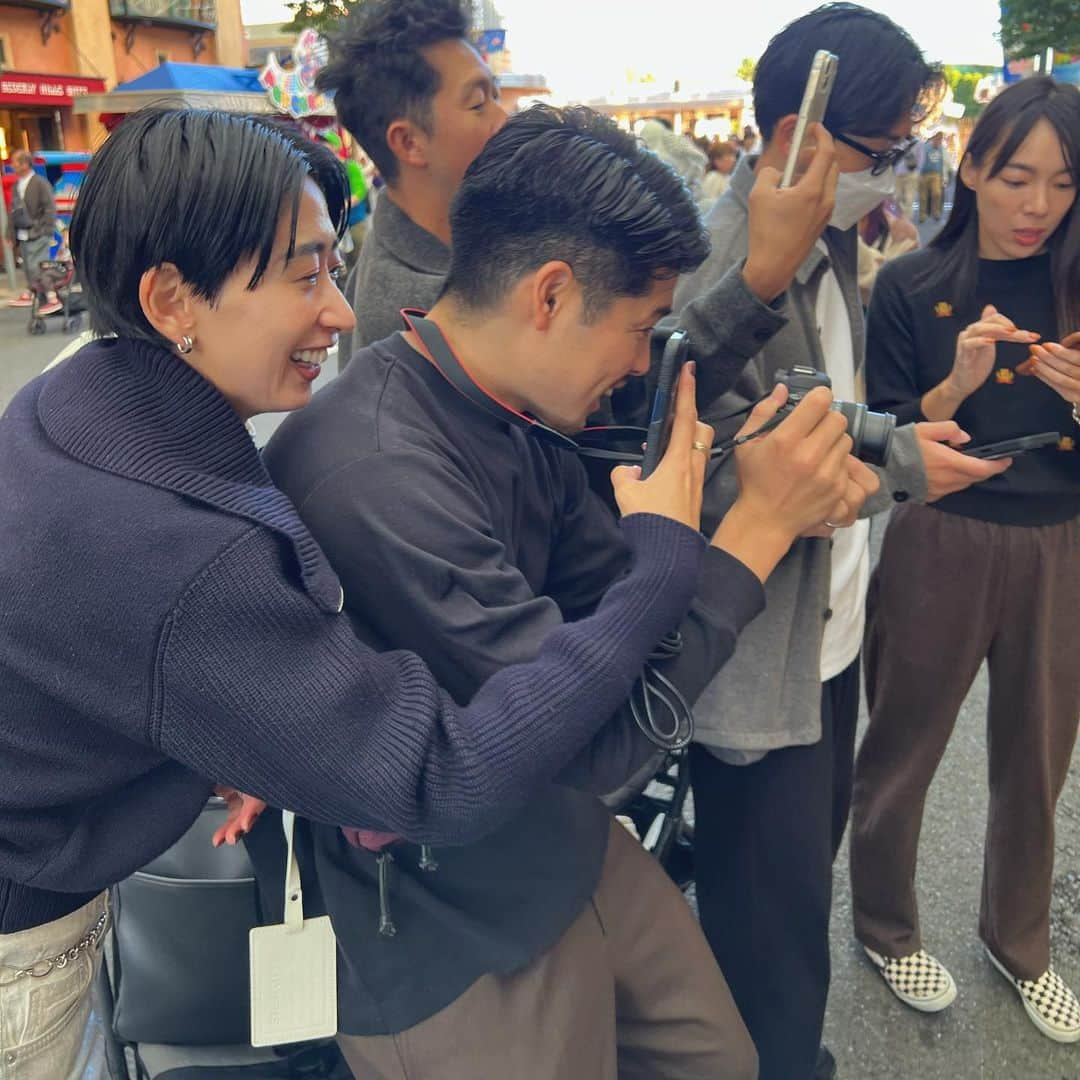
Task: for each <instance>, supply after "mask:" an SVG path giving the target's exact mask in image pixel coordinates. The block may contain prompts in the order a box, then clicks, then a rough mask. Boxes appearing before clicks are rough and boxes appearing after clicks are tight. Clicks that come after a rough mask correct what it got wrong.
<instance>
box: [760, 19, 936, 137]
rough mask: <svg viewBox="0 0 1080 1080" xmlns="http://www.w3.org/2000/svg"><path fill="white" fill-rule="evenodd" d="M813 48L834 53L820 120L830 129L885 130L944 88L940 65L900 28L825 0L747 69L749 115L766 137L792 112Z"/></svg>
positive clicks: (929, 103)
mask: <svg viewBox="0 0 1080 1080" xmlns="http://www.w3.org/2000/svg"><path fill="white" fill-rule="evenodd" d="M818 49H827V50H828V51H829V52H831V53H835V54H836V56H837V58H838V64H837V69H836V82H835V84H834V86H833V91H832V96H831V97H830V98H829V107H828V110H827V111H826V113H825V127H826V128H828V130H829V131H830V132H832V133H833V134H837V133H841V134H849V135H862V136H864V137H866V138H878V137H882V136H887V135H889V133H890V132H891V131H892V129H893V128H895V127H896V125H897V123H898V122H899V121H901V120H904V119H906V118H908V117H909V116H912V114H913V113H914V114H915V115H914V119H921V115H920V114H925V113H927V112H929V110H930V109H931V108H932V107H933V106H934V105H935V104H936V103H937V101H938V99H939V98H940V97H941V95H942V94H943V93H944V89H945V86H944V83H943V81H942V77H941V72H940V70H939V69H938V68H937V67H934V66H932V65H930V64H928V63H927V62H926V60H925V59H924V58H923V54H922V52H921V51H920V49H919V47H918V45H916V44H915V42H914V41H913V40H912V39H911V36H910V35H909V34H908V33H907V31H906V30H902V29H901V28H900V27H899V26H897V25H896V23H894V22H893V21H892V20H891V19H889V18H887V17H886V16H884V15H882V14H880V13H879V12H877V11H870V10H869V9H868V8H864V7H861V6H860V5H859V4H849V3H836V4H825V5H824V6H822V7H819V8H816V9H815V10H814V11H811V12H810V13H809V14H808V15H803V16H802V17H801V18H798V19H796V20H795V21H794V22H791V23H789V24H788V25H787V26H785V27H784V29H783V30H781V31H780V32H779V33H778V34H777V35H776V36H775V37H774V38H773V39H772V40H771V41H770V42H769V44H768V46H767V48H766V49H765V52H764V54H763V55H762V57H761V59H760V60H759V61H758V63H757V68H756V69H755V71H754V115H755V116H756V117H757V122H758V125H759V126H760V128H761V134H762V137H763V138H764V139H765V140H766V142H767V141H768V140H769V139H771V138H772V136H773V131H774V130H775V128H776V125H777V122H778V121H779V120H780V119H781V118H782V117H784V116H790V115H791V114H792V113H797V112H798V111H799V106H800V105H801V104H802V96H803V90H804V88H805V86H806V77H807V76H808V75H809V74H810V65H811V63H812V62H813V59H814V53H816V52H817V51H818Z"/></svg>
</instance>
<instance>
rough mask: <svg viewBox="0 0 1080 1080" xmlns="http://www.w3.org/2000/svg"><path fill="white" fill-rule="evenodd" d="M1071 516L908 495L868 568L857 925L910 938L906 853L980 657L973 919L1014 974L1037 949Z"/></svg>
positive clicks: (1057, 742) (1065, 670) (1049, 849)
mask: <svg viewBox="0 0 1080 1080" xmlns="http://www.w3.org/2000/svg"><path fill="white" fill-rule="evenodd" d="M1078 610H1080V520H1076V519H1074V520H1072V521H1068V522H1065V523H1064V524H1061V525H1050V526H1043V527H1038V528H1021V527H1018V526H1010V525H994V524H991V523H989V522H985V521H975V520H973V519H970V518H963V517H959V516H957V515H955V514H947V513H943V512H941V511H938V510H934V509H932V508H929V507H923V506H911V505H907V506H904V507H901V508H899V509H898V510H896V511H894V513H893V518H892V521H891V522H890V523H889V528H888V532H887V533H886V535H885V544H884V548H883V550H882V555H881V562H880V564H879V566H878V568H877V570H876V571H875V573H874V576H873V578H872V579H871V583H870V594H869V598H868V607H867V626H866V642H865V652H864V655H865V662H866V692H867V700H868V702H869V705H870V727H869V730H868V731H867V733H866V737H865V738H864V740H863V742H862V745H861V747H860V749H859V755H858V759H857V761H856V765H855V788H854V797H853V804H852V833H851V884H852V893H853V907H854V913H855V934H856V936H857V937H858V939H859V940H860V941H861V942H863V944H865V945H868V946H869V947H870V948H872V949H874V950H875V951H877V952H880V953H881V954H882V955H884V956H889V957H895V956H905V955H907V954H908V953H911V952H913V951H915V950H917V949H919V948H921V946H922V937H921V934H920V929H919V915H918V906H917V903H916V899H915V884H914V883H915V862H916V856H917V850H918V844H919V830H920V827H921V825H922V815H923V805H924V802H925V799H926V793H927V789H928V788H929V786H930V782H931V780H932V779H933V776H934V772H935V770H936V769H937V766H938V762H939V761H940V760H941V757H942V755H943V754H944V752H945V747H946V745H947V743H948V741H949V736H950V735H951V734H952V729H953V725H954V724H955V722H956V716H957V713H958V712H959V709H960V706H961V704H962V702H963V700H964V698H965V696H966V695H967V692H968V690H969V689H970V687H971V684H972V681H973V680H974V678H975V675H976V673H977V672H978V670H979V666H980V665H981V663H982V661H983V659H984V658H985V659H986V660H987V662H988V666H989V672H990V702H989V710H988V716H987V748H988V755H989V781H990V809H989V816H988V820H987V829H986V841H985V852H984V861H983V885H982V905H981V912H980V918H979V933H980V935H981V936H982V939H983V941H984V942H985V943H986V944H987V945H988V946H989V947H990V949H991V950H992V951H993V953H994V955H995V956H997V957H998V959H1000V960H1001V961H1002V962H1003V963H1004V964H1005V965H1006V967H1008V968H1009V970H1010V971H1011V972H1012V973H1013V974H1014V975H1017V976H1020V977H1021V978H1025V979H1034V978H1037V977H1038V976H1039V975H1041V974H1042V973H1043V972H1044V971H1045V970H1046V968H1047V967H1048V965H1049V961H1050V925H1049V911H1050V889H1051V883H1052V878H1053V870H1054V808H1055V806H1056V804H1057V800H1058V796H1059V795H1060V794H1061V789H1062V787H1063V785H1064V783H1065V778H1066V775H1067V773H1068V770H1069V759H1070V757H1071V755H1072V749H1073V744H1074V743H1075V741H1076V730H1077V718H1078V717H1080V660H1078V656H1077V648H1076V636H1075V634H1076V612H1077V611H1078Z"/></svg>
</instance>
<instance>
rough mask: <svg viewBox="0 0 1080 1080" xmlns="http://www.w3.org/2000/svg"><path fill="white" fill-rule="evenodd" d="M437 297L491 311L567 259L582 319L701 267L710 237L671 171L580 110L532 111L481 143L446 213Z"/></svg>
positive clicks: (541, 107) (538, 108)
mask: <svg viewBox="0 0 1080 1080" xmlns="http://www.w3.org/2000/svg"><path fill="white" fill-rule="evenodd" d="M450 228H451V232H452V233H453V237H454V243H453V247H452V250H451V255H450V274H449V277H448V278H447V283H446V289H445V291H446V292H448V293H451V294H453V296H454V297H455V298H456V299H457V300H459V301H460V302H461V303H462V304H463V305H464V306H465V307H467V308H471V309H473V310H484V309H490V308H491V307H493V306H494V305H496V304H498V303H499V301H501V300H502V299H503V297H504V296H505V294H506V293H507V292H508V291H509V290H510V289H511V288H512V287H513V285H514V283H515V282H517V281H518V280H520V278H522V277H523V276H524V275H525V274H528V273H529V272H531V271H532V270H535V269H538V268H539V267H540V266H543V265H544V263H546V262H551V261H553V260H560V261H563V262H566V263H569V264H570V266H571V267H572V268H573V271H574V276H575V277H576V278H577V281H578V283H579V284H580V286H581V289H582V292H583V295H584V302H585V309H586V315H587V317H593V316H594V315H596V314H598V313H599V312H600V311H602V310H603V309H604V308H605V307H606V306H607V305H608V304H609V303H611V302H612V301H613V300H615V299H616V298H617V297H619V296H642V295H644V294H645V293H647V292H648V291H649V289H650V288H651V287H652V284H653V282H654V281H655V280H656V279H657V278H658V277H670V276H675V275H678V274H681V273H684V272H687V271H690V270H693V269H695V268H696V267H698V266H700V265H701V263H702V262H703V261H704V260H705V257H706V256H707V255H708V253H709V239H708V233H707V231H706V230H705V228H704V227H703V226H702V224H701V220H700V218H699V216H698V212H697V208H696V207H695V205H694V200H693V198H692V196H691V195H690V192H689V191H688V190H687V187H686V185H685V184H684V183H683V182H682V180H681V179H680V178H679V177H678V176H677V175H676V173H675V172H674V171H673V170H672V169H671V168H670V167H669V166H668V165H666V164H665V163H664V162H663V161H661V160H660V158H658V157H657V156H656V155H655V154H653V153H652V152H651V151H649V150H647V149H645V148H644V147H643V146H642V145H641V144H640V143H639V142H638V141H637V140H636V139H635V138H634V137H633V136H632V135H629V134H627V133H626V132H625V131H620V130H619V129H618V127H616V126H615V124H614V123H613V122H612V121H611V120H609V119H608V118H606V117H603V116H600V115H598V114H597V113H595V112H593V111H592V110H591V109H587V108H585V107H583V106H575V107H572V108H567V109H555V108H552V107H551V106H548V105H534V106H533V107H532V108H531V109H527V110H526V111H524V112H519V113H516V114H515V115H513V116H511V117H510V119H509V120H508V121H507V122H506V124H504V125H503V127H502V128H501V129H500V130H499V131H498V132H497V133H496V134H495V135H494V136H492V138H491V139H489V140H488V143H487V145H486V146H485V147H484V149H483V150H482V151H481V153H480V155H479V157H477V158H476V160H475V161H474V162H473V163H472V164H471V165H470V166H469V168H468V170H467V171H466V173H465V179H464V180H463V181H462V184H461V187H460V189H459V190H458V193H457V196H456V198H455V199H454V202H453V205H452V207H451V210H450Z"/></svg>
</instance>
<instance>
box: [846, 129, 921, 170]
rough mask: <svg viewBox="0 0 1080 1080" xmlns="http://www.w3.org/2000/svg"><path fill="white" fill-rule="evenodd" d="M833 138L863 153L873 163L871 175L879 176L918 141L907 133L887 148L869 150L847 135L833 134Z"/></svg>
mask: <svg viewBox="0 0 1080 1080" xmlns="http://www.w3.org/2000/svg"><path fill="white" fill-rule="evenodd" d="M833 138H834V139H836V140H837V142H842V143H843V144H844V145H845V146H850V147H851V149H852V150H858V151H859V153H860V154H865V155H866V156H867V157H868V158H869V159H870V160H871V161H872V162H873V163H874V164H873V165H871V166H870V175H871V176H880V175H881V174H882V173H883V172H885V171H887V170H888V169H892V168H895V166H896V164H897V162H898V161H899V160H900V159H901V158H902V157H903V156H904V155H905V154H906V153H907V152H908V151H909V150H910V149H911V148H912V147H913V146H914V145H915V144H916V143H917V142H918V141H919V140H918V139H917V138H916V137H915V136H914V135H909V136H908V137H907V138H906V139H905V140H904V141H903V142H902V143H899V144H898V145H896V146H893V147H890V148H889V149H888V150H871V149H870V147H869V146H865V145H864V144H863V143H861V142H859V141H858V140H857V139H851V138H849V137H848V136H847V135H834V136H833Z"/></svg>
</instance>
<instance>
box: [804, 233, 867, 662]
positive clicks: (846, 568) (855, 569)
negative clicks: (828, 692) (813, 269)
mask: <svg viewBox="0 0 1080 1080" xmlns="http://www.w3.org/2000/svg"><path fill="white" fill-rule="evenodd" d="M818 244H819V246H820V247H822V248H824V245H823V244H821V241H818ZM816 315H817V324H818V333H819V334H820V336H821V350H822V352H823V353H824V354H825V370H826V372H827V374H828V376H829V378H830V379H832V388H833V397H835V398H838V399H841V400H843V401H854V400H855V355H854V349H853V347H852V344H851V320H850V319H849V318H848V311H847V305H846V304H845V303H844V294H843V293H842V292H841V291H840V283H839V282H838V281H837V280H836V274H835V273H834V272H833V269H832V267H829V269H828V270H826V272H825V273H824V275H823V276H822V278H821V285H820V287H819V289H818V296H817V309H816ZM869 541H870V522H869V521H867V520H860V521H856V522H855V524H854V525H852V526H851V528H849V529H837V530H836V532H835V533H834V535H833V546H832V568H831V569H832V574H831V577H830V581H829V608H830V610H831V611H832V616H831V618H830V619H829V620H828V622H826V623H825V636H824V638H823V639H822V642H821V681H822V682H825V681H826V680H828V679H831V678H833V676H835V675H839V674H840V672H841V671H843V670H844V669H845V668H846V667H848V665H850V664H851V663H852V661H854V659H855V658H856V657H857V656H858V655H859V649H860V648H861V647H862V637H863V627H864V625H865V622H866V591H867V587H868V585H869V581H870V543H869Z"/></svg>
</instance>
